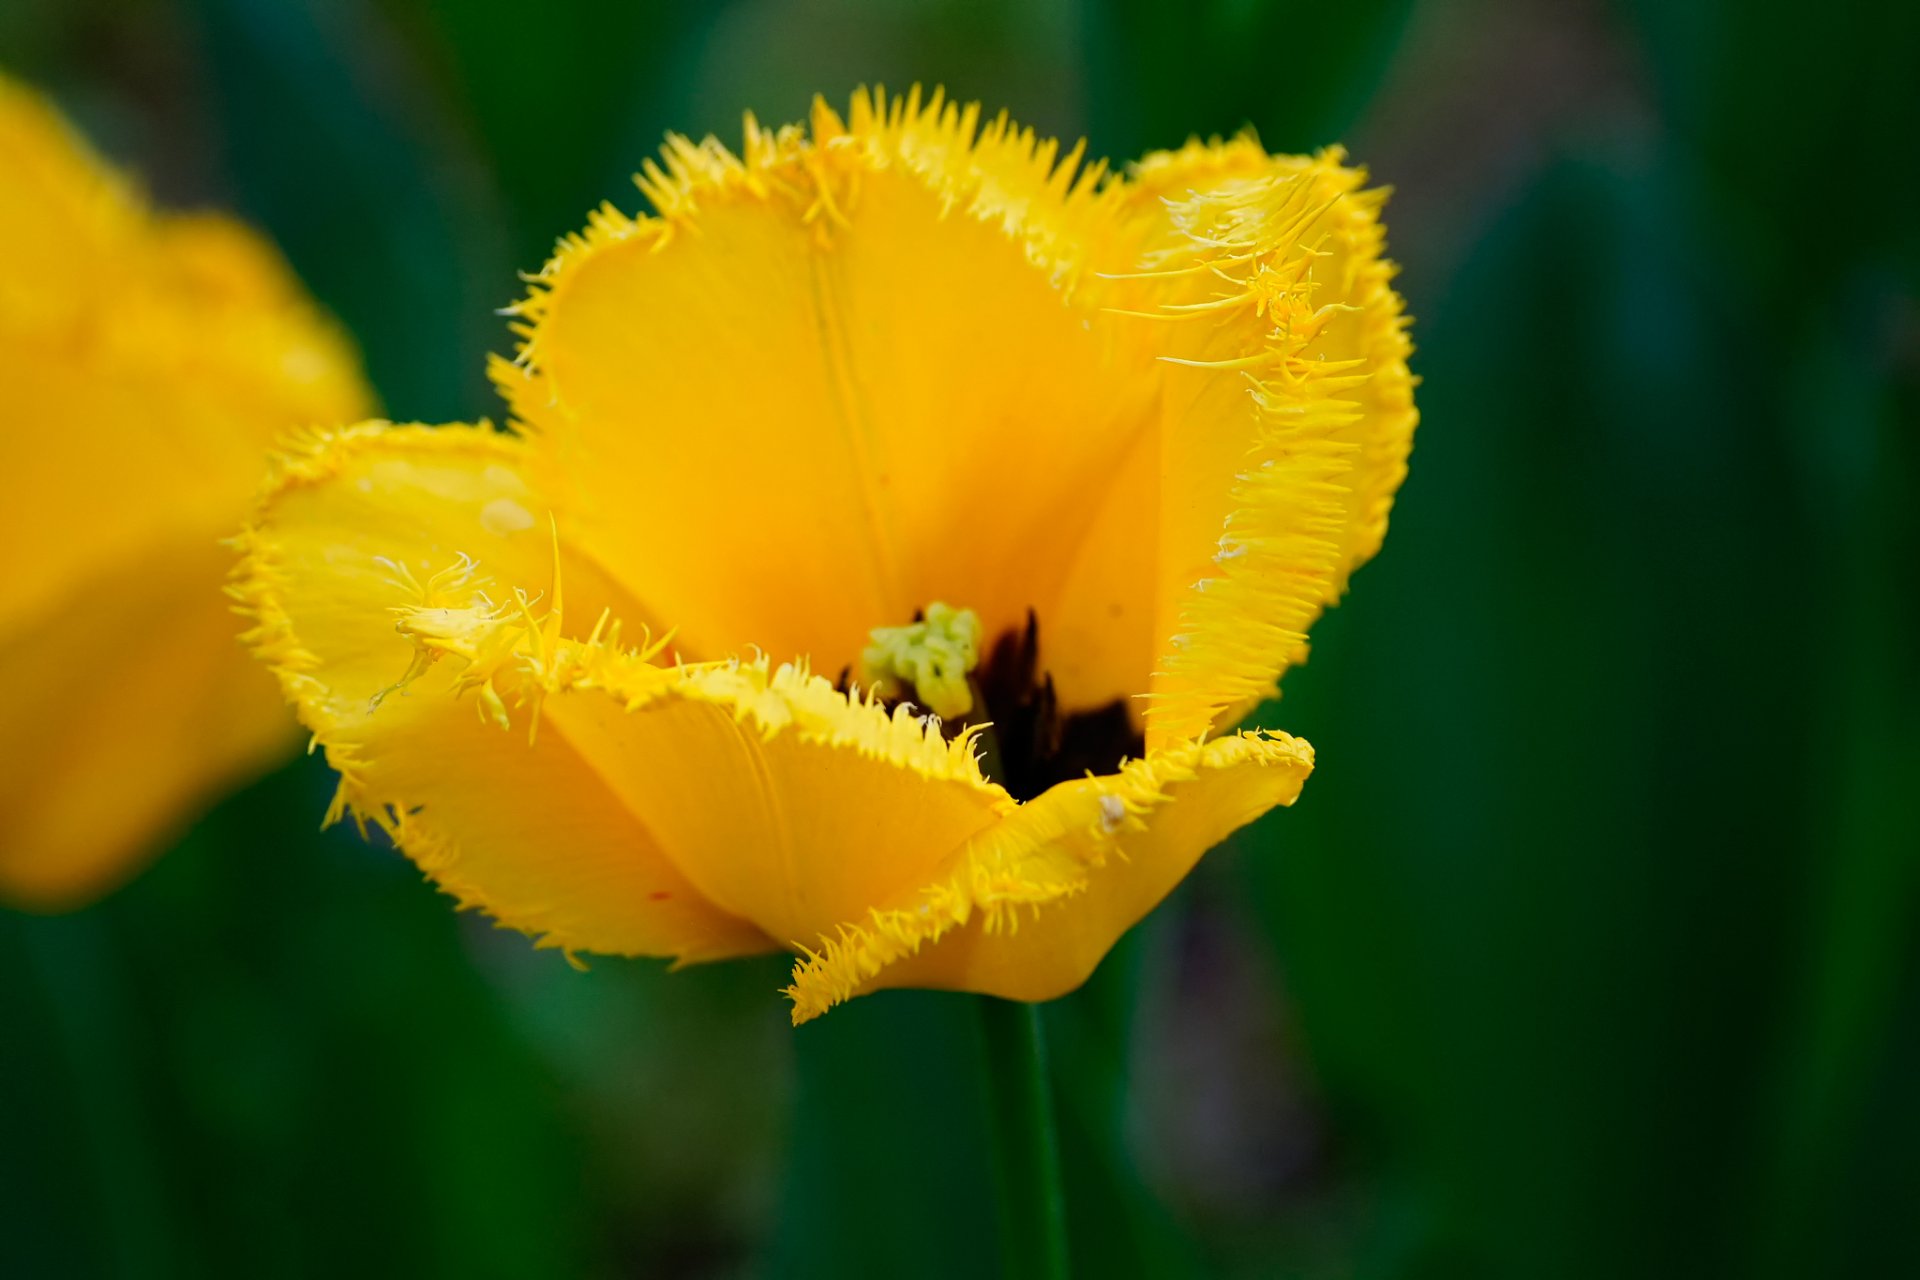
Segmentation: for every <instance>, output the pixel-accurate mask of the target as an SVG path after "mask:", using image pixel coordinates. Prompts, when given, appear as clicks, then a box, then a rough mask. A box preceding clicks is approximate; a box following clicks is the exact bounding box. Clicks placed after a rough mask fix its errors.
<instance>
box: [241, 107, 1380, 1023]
mask: <svg viewBox="0 0 1920 1280" xmlns="http://www.w3.org/2000/svg"><path fill="white" fill-rule="evenodd" d="M1341 160H1342V158H1341V156H1340V154H1339V153H1338V152H1328V153H1324V154H1322V155H1320V156H1318V157H1314V158H1303V157H1295V156H1270V155H1268V154H1266V153H1265V152H1264V151H1263V150H1262V149H1261V148H1260V146H1259V145H1258V144H1257V143H1256V142H1255V141H1254V140H1252V139H1251V138H1241V139H1238V140H1235V141H1232V142H1227V143H1218V142H1216V143H1212V144H1200V143H1193V144H1190V145H1189V146H1187V147H1186V148H1185V149H1183V150H1181V151H1178V152H1172V153H1166V154H1159V155H1154V156H1151V157H1149V158H1148V159H1147V160H1145V161H1143V162H1142V163H1141V164H1140V165H1138V166H1137V167H1136V168H1135V169H1133V170H1132V171H1131V172H1130V173H1129V174H1127V175H1125V176H1124V177H1121V176H1109V175H1107V174H1106V173H1105V171H1104V167H1103V166H1100V165H1092V166H1086V165H1083V164H1082V163H1081V155H1080V152H1079V151H1078V150H1075V151H1074V152H1073V153H1072V154H1070V155H1068V156H1066V157H1065V158H1064V159H1063V158H1061V157H1060V156H1059V154H1058V149H1057V146H1056V144H1054V143H1052V142H1042V141H1039V140H1037V139H1036V138H1035V137H1034V136H1033V135H1032V134H1031V133H1030V132H1024V131H1020V130H1018V129H1016V128H1015V127H1014V126H1012V125H1011V124H1009V123H1008V122H1007V120H1006V119H1005V117H1001V118H1000V119H998V120H996V121H993V122H991V123H989V124H987V125H986V126H985V127H984V128H981V126H980V121H979V117H978V110H977V108H975V107H960V106H958V105H956V104H952V103H948V102H946V101H944V100H943V99H942V98H941V97H940V96H939V95H937V94H936V95H934V96H933V97H932V99H931V100H928V101H924V102H923V101H922V100H921V98H920V96H919V94H918V93H917V92H916V93H915V94H913V95H910V96H909V97H907V98H906V99H904V100H902V99H899V98H895V99H892V100H887V99H885V98H884V97H883V96H881V95H879V94H872V95H869V94H866V93H861V94H857V95H856V96H855V97H854V99H853V102H852V110H851V112H850V114H849V115H848V116H847V117H846V118H845V119H842V118H841V117H840V116H839V115H838V114H836V113H835V112H834V111H833V110H831V109H830V108H829V107H827V106H826V105H825V104H824V103H816V104H815V106H814V109H813V115H812V120H811V129H810V131H809V130H805V129H801V128H798V127H789V128H784V129H780V130H778V131H769V130H766V129H762V128H760V127H759V126H758V125H757V124H755V123H754V121H753V120H752V119H751V118H749V119H748V121H747V125H746V139H745V146H744V150H743V153H742V154H741V155H739V156H735V155H733V154H731V153H730V152H729V151H728V150H727V149H725V148H724V147H722V146H721V145H720V144H719V143H718V142H715V141H713V140H711V139H709V140H707V141H705V142H700V143H693V142H690V141H688V140H686V139H682V138H677V137H676V138H672V139H670V140H669V142H668V145H667V147H666V149H665V152H664V159H663V162H662V163H660V164H653V163H649V164H648V165H647V166H646V168H645V171H644V173H643V174H642V176H641V177H640V179H639V181H640V185H641V188H642V190H643V191H644V193H645V194H646V196H647V197H648V199H649V200H650V201H651V202H652V204H653V206H654V208H655V210H656V211H657V213H656V214H655V215H654V216H642V217H638V218H629V217H627V216H625V215H623V214H621V213H619V212H616V211H615V210H614V209H613V208H611V207H603V208H602V209H600V210H599V211H597V212H596V213H595V214H594V215H593V216H592V218H591V222H590V225H589V227H588V229H587V230H586V231H585V232H584V233H583V234H581V235H578V236H574V237H570V238H569V239H567V240H565V241H564V242H563V243H562V244H561V246H560V248H559V250H558V252H557V253H556V255H555V256H554V258H553V260H552V261H551V262H550V263H549V264H548V265H547V267H546V268H545V270H544V271H543V272H542V273H541V275H540V277H539V278H538V280H537V283H536V285H535V287H534V289H533V290H532V293H531V295H530V296H529V297H528V298H527V299H526V300H525V301H524V302H523V303H522V304H521V305H520V306H519V307H518V308H517V309H516V311H517V315H518V332H519V334H520V335H521V337H522V339H523V344H522V346H521V348H520V354H519V358H518V359H517V360H515V361H513V362H511V363H509V362H506V361H497V362H496V364H495V367H494V375H495V379H496V381H497V383H498V384H499V386H500V389H501V391H502V393H503V394H504V396H505V397H506V399H507V401H508V403H509V404H510V406H511V409H512V413H513V416H514V419H515V429H514V430H513V431H512V432H510V433H501V432H496V431H494V430H492V429H491V428H490V427H488V426H487V425H486V424H484V423H483V424H481V425H479V426H460V427H444V428H439V429H429V428H424V427H417V426H404V427H395V426H390V425H387V424H384V423H369V424H364V425H361V426H358V427H354V428H351V429H348V430H344V431H337V432H327V433H317V434H314V435H312V436H310V437H309V438H307V439H305V440H303V441H302V442H300V444H299V445H298V446H297V447H295V448H292V449H290V450H289V452H288V454H287V456H286V457H285V458H284V459H283V460H282V463H281V466H280V469H279V473H278V479H277V482H276V483H275V484H274V485H273V486H272V487H271V488H270V490H269V492H268V495H267V496H266V497H265V499H264V500H263V503H262V505H261V507H260V508H259V510H258V512H257V514H256V517H255V520H254V522H253V524H252V525H251V526H250V528H249V529H248V530H247V532H246V533H245V534H244V535H243V539H242V541H243V544H244V546H245V548H246V552H247V555H246V559H245V561H244V563H243V565H242V566H241V570H240V576H239V589H240V590H241V592H242V593H243V594H244V596H245V598H246V599H247V600H248V601H249V603H250V605H251V607H252V608H253V610H254V611H255V614H256V616H257V618H258V624H259V625H258V627H257V628H256V630H255V631H254V633H253V636H252V638H253V642H254V644H255V645H256V647H257V649H258V651H259V653H260V654H261V656H262V657H263V658H265V659H266V660H267V661H268V662H269V663H271V664H272V666H273V667H274V669H275V670H276V671H277V672H278V673H279V675H280V678H281V681H282V683H283V685H284V687H285V689H286V691H287V693H288V695H289V696H290V697H291V698H292V700H293V701H294V702H295V703H296V704H297V706H298V708H299V710H300V714H301V716H302V717H303V719H304V720H305V722H306V724H307V725H308V726H309V727H310V728H311V729H313V731H314V732H315V734H316V735H317V736H318V739H319V741H320V742H322V743H323V744H324V745H325V746H326V749H327V752H328V755H329V758H330V759H331V760H332V762H333V764H334V765H335V767H336V768H337V769H338V770H339V772H340V775H341V783H340V792H339V797H338V799H337V801H336V805H335V815H336V816H338V815H339V814H341V813H345V812H347V811H352V812H353V813H355V814H357V815H359V816H360V817H362V819H370V820H371V821H373V822H375V823H377V824H378V825H379V826H381V827H382V828H384V829H385V830H386V831H387V832H388V833H389V834H390V835H391V836H392V838H393V839H394V840H395V842H396V843H398V844H399V846H400V847H401V848H403V849H404V850H406V851H407V852H408V853H409V854H411V855H412V856H413V858H414V859H415V860H416V861H417V862H418V863H419V864H420V865H421V866H422V867H423V868H425V869H426V870H427V871H428V872H429V873H430V874H431V875H432V876H433V877H434V879H436V880H437V881H438V882H439V883H440V885H441V886H442V887H444V888H445V889H446V890H447V891H448V892H450V893H452V894H453V895H454V896H456V897H457V898H459V899H460V900H461V901H462V902H463V903H466V904H469V905H474V906H479V907H482V908H484V909H486V910H487V911H489V912H490V913H492V914H493V915H494V916H495V917H497V918H498V919H499V920H501V921H502V922H504V923H506V924H509V925H513V926H516V927H518V928H520V929H523V930H526V931H528V932H530V933H533V934H536V935H540V936H542V938H543V940H544V942H545V943H546V944H547V945H554V946H560V947H564V948H568V949H569V950H582V951H599V952H613V953H625V954H642V955H658V956H672V957H675V958H676V959H678V960H680V961H682V962H690V961H696V960H709V959H715V958H718V957H723V956H734V955H741V954H746V953H750V952H759V951H764V950H767V949H770V948H775V947H790V948H792V949H794V950H796V951H798V952H800V953H801V959H800V960H799V962H798V963H797V964H796V967H795V971H794V976H793V985H792V986H791V988H789V995H790V996H791V997H792V999H793V1003H794V1008H793V1013H794V1019H795V1021H804V1020H805V1019H807V1018H809V1017H812V1016H814V1015H816V1014H818V1013H820V1012H822V1011H823V1010H825V1009H827V1008H828V1007H829V1006H831V1005H833V1004H834V1003H836V1002H838V1001H841V1000H844V999H846V998H848V997H849V996H852V995H856V994H859V993H862V992H865V991H869V990H873V989H875V988H879V987H887V986H903V985H911V986H927V987H946V988H959V989H965V990H972V991H983V992H990V993H993V994H997V995H1002V996H1008V997H1014V998H1019V999H1029V1000H1032V999H1041V998H1045V997H1050V996H1054V995H1057V994H1060V993H1062V992H1064V991H1066V990H1068V989H1070V988H1072V987H1073V986H1075V985H1076V984H1078V983H1079V982H1081V981H1082V980H1083V979H1084V978H1085V977H1086V976H1087V974H1088V973H1089V972H1090V971H1091V970H1092V968H1093V966H1094V965H1095V964H1096V963H1097V962H1098V961H1099V959H1100V957H1101V956H1102V955H1103V954H1104V953H1105V952H1106V950H1107V949H1108V947H1110V946H1111V945H1112V943H1113V942H1114V941H1115V939H1116V938H1117V937H1118V936H1119V935H1120V934H1121V932H1123V931H1124V930H1125V929H1126V928H1127V927H1128V926H1129V925H1131V924H1132V923H1133V922H1134V921H1136V920H1138V919H1139V918H1140V917H1141V916H1142V915H1144V914H1145V913H1146V912H1147V911H1148V910H1150V909H1151V908H1152V907H1153V906H1154V904H1155V903H1157V902H1158V901H1159V900H1160V899H1161V898H1162V897H1164V896H1165V895H1166V893H1167V892H1168V891H1169V890H1170V889H1171V888H1172V887H1173V886H1174V885H1175V884H1176V883H1177V882H1178V881H1179V880H1180V878H1181V877H1182V876H1184V875H1185V874H1186V873H1187V871H1188V870H1189V869H1190V868H1191V867H1192V865H1193V864H1194V862H1195V861H1196V860H1197V859H1198V858H1199V856H1200V855H1201V854H1202V853H1203V852H1205V850H1206V849H1207V848H1209V847H1210V846H1211V845H1213V844H1215V843H1216V842H1217V841H1219V840H1220V839H1221V838H1223V837H1224V836H1226V835H1227V834H1228V833H1229V832H1231V831H1233V830H1234V829H1235V828H1237V827H1239V826H1241V825H1243V824H1245V823H1246V822H1249V821H1251V820H1252V819H1253V818H1255V817H1258V816H1259V815H1260V814H1262V813H1264V812H1266V811H1267V810H1268V809H1269V808H1272V807H1273V806H1275V805H1283V804H1287V803H1290V802H1291V801H1292V800H1293V799H1294V797H1295V796H1296V795H1297V794H1298V792H1299V790H1300V786H1301V783H1302V781H1303V780H1304V779H1305V777H1306V775H1307V773H1308V771H1309V770H1310V768H1311V765H1312V753H1311V751H1310V749H1309V748H1308V746H1307V745H1306V744H1305V743H1304V742H1301V741H1299V740H1297V739H1294V738H1291V737H1288V736H1286V735H1284V734H1279V733H1266V732H1254V733H1243V734H1236V733H1231V732H1228V730H1229V729H1230V728H1231V726H1232V723H1233V721H1235V720H1236V719H1237V718H1238V717H1239V716H1240V715H1241V714H1243V713H1244V711H1245V710H1246V709H1247V708H1249V707H1251V706H1252V705H1253V704H1254V703H1256V702H1257V701H1258V700H1260V699H1261V698H1263V697H1266V696H1267V695H1269V694H1270V693H1272V692H1273V690H1274V688H1275V686H1276V682H1277V680H1278V678H1279V676H1280V673H1281V672H1282V670H1283V669H1284V668H1285V667H1286V666H1287V665H1288V664H1289V663H1290V662H1293V661H1297V660H1298V659H1299V658H1300V657H1301V656H1302V655H1303V654H1304V643H1305V632H1306V630H1307V627H1308V625H1309V624H1310V623H1311V622H1312V621H1313V619H1314V618H1315V617H1316V616H1317V615H1318V613H1319V612H1320V611H1321V609H1322V608H1323V607H1324V606H1325V605H1327V604H1328V603H1329V602H1331V601H1333V600H1335V599H1336V598H1337V597H1338V596H1339V594H1340V593H1341V591H1342V590H1343V589H1344V586H1345V583H1346V580H1347V575H1348V574H1349V572H1351V570H1352V569H1353V568H1354V566H1356V565H1357V564H1359V563H1360V562H1361V561H1363V560H1364V559H1366V558H1367V557H1368V556H1370V555H1371V554H1372V553H1373V552H1374V550H1375V549H1376V548H1377V547H1378V546H1379V544H1380V539H1381V536H1382V533H1383V532H1384V529H1385V525H1386V517H1387V510H1388V507H1389V505H1390V504H1391V502H1392V497H1393V493H1394V491H1395V489H1396V487H1397V486H1398V485H1399V483H1400V479H1401V477H1402V475H1403V474H1404V471H1405V462H1406V456H1407V452H1408V449H1409V447H1410V442H1411V436H1412V431H1413V426H1414V420H1415V415H1414V409H1413V403H1412V394H1411V387H1412V380H1411V378H1410V377H1409V375H1408V372H1407V366H1406V358H1407V355H1408V352H1409V349H1410V348H1409V345H1408V342H1407V338H1406V332H1405V330H1406V323H1405V320H1404V319H1403V317H1402V314H1401V303H1400V299H1399V298H1398V297H1397V296H1396V295H1395V294H1394V292H1393V291H1392V289H1391V287H1390V283H1389V282H1390V280H1391V277H1392V275H1393V268H1392V266H1391V265H1390V264H1388V263H1386V262H1385V261H1384V260H1383V259H1382V257H1381V250H1382V230H1381V225H1380V222H1379V218H1378V214H1379V209H1380V205H1381V201H1382V193H1380V192H1378V191H1369V190H1366V189H1365V188H1364V175H1363V174H1361V173H1360V172H1358V171H1356V170H1353V169H1349V168H1346V167H1343V165H1342V162H1341ZM667 627H672V628H673V629H672V630H671V631H668V630H666V628H667ZM761 654H772V655H777V656H779V657H780V658H781V659H783V661H782V662H781V663H780V664H777V665H776V664H775V663H774V662H772V661H770V660H769V659H768V658H767V657H763V656H758V655H761ZM736 655H743V656H736ZM813 672H820V673H824V674H812V673H813ZM836 673H837V674H839V677H840V678H839V680H837V681H836V680H835V679H834V678H833V677H834V676H835V675H836ZM915 680H925V681H927V682H928V683H929V684H930V685H937V686H938V687H937V688H928V689H923V690H916V689H914V688H913V687H911V686H912V684H913V682H914V681H915ZM1142 695H1144V696H1142ZM916 703H918V704H921V705H939V706H943V707H945V708H947V709H949V710H951V711H955V712H956V713H957V714H960V715H962V716H964V719H963V720H961V721H959V722H951V721H950V722H948V723H944V724H943V723H942V722H941V721H940V720H939V719H938V718H937V717H935V716H931V715H923V714H921V713H920V711H919V710H918V708H917V707H916V705H915V704H916ZM476 709H477V711H478V714H476ZM988 722H991V726H992V727H991V728H990V729H989V728H984V726H985V725H986V724H987V723H988ZM502 730H509V732H502ZM1123 756H1124V757H1131V758H1130V759H1126V760H1124V762H1123ZM983 766H984V767H983Z"/></svg>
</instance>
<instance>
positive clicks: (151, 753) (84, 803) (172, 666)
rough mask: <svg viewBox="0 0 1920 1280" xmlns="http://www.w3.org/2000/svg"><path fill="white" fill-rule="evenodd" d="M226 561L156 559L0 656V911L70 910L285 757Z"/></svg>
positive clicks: (94, 589) (89, 586)
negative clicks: (226, 579) (4, 903)
mask: <svg viewBox="0 0 1920 1280" xmlns="http://www.w3.org/2000/svg"><path fill="white" fill-rule="evenodd" d="M231 559H232V557H231V555H230V553H228V552H227V551H225V550H224V549H223V548H221V547H220V546H219V545H218V544H217V543H215V542H213V541H212V540H211V539H209V540H207V541H205V542H204V543H200V544H197V545H165V546H159V547H154V548H150V549H149V554H148V555H147V556H146V557H144V558H141V559H138V560H130V561H129V562H128V563H127V564H126V565H125V566H124V567H123V568H121V569H119V570H118V571H116V572H114V573H111V574H107V575H104V576H102V577H99V578H94V579H90V580H88V581H86V582H84V583H81V584H77V586H76V590H75V591H74V592H73V594H72V595H71V596H69V597H67V598H64V599H62V600H61V601H60V602H59V604H58V607H57V608H55V609H52V610H49V611H48V612H47V613H46V614H45V615H44V616H42V617H41V618H39V619H38V620H37V621H36V622H35V623H34V624H32V625H30V626H27V627H24V628H21V629H18V630H16V631H15V632H13V633H12V634H11V635H8V636H7V637H6V638H5V639H4V640H0V705H4V706H5V707H6V708H7V713H6V715H5V716H4V717H0V761H4V762H5V767H4V768H0V830H4V831H5V832H6V838H5V839H4V840H0V897H4V898H5V899H7V900H8V901H10V902H13V903H16V904H19V905H24V906H29V907H32V908H35V909H37V910H57V909H64V908H67V907H71V906H75V905H78V904H80V903H81V902H83V901H85V900H86V899H87V898H88V897H91V896H92V895H94V894H96V893H98V892H99V891H100V890H101V889H102V888H103V887H105V886H107V885H110V884H114V883H117V882H118V881H119V880H121V879H123V878H124V877H125V876H126V874H127V873H128V872H129V871H130V870H131V869H132V868H133V867H134V866H135V865H136V864H137V863H138V861H139V860H140V859H141V857H142V856H143V855H144V854H146V853H148V852H150V851H151V850H152V849H154V848H155V847H158V845H159V844H161V843H163V842H164V840H165V839H166V837H168V836H169V835H171V834H173V833H174V832H175V831H176V830H177V829H178V828H179V827H180V826H181V825H182V824H183V823H184V822H185V821H187V820H188V819H189V818H190V817H191V816H192V814H193V813H194V812H196V811H197V810H198V809H199V808H200V807H201V806H202V805H204V804H205V803H206V802H207V801H209V800H211V799H213V798H214V797H215V796H217V795H218V794H219V793H220V792H221V791H222V790H224V789H225V788H226V787H228V786H229V785H231V784H233V783H235V782H238V781H241V780H243V779H245V778H246V777H248V776H249V775H251V774H252V773H254V772H256V771H257V770H259V769H262V768H264V767H266V766H267V765H268V764H269V763H270V762H271V761H272V760H273V759H274V758H275V757H277V756H283V755H285V754H286V753H287V752H288V750H289V749H290V748H291V747H292V746H293V742H294V733H293V725H292V724H291V723H290V717H289V716H288V715H287V710H286V706H285V704H284V703H283V702H282V701H281V698H280V693H279V690H278V689H276V688H275V687H274V684H273V679H272V677H270V676H269V675H268V674H267V673H266V672H265V671H264V670H262V669H260V667H259V666H258V665H257V664H255V663H252V662H249V661H247V660H246V655H245V654H244V653H242V652H241V650H240V646H239V645H238V643H236V641H235V634H236V632H237V631H238V629H239V628H238V621H237V619H235V618H234V616H233V611H232V609H231V607H230V605H231V602H230V601H228V600H227V599H226V598H225V597H224V596H223V595H222V594H221V593H220V589H219V583H220V580H221V577H222V575H223V574H224V573H225V572H226V569H227V566H228V565H229V563H230V562H231Z"/></svg>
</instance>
